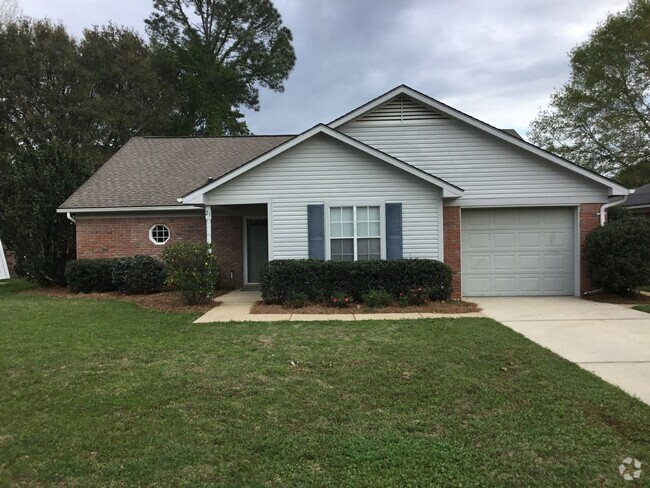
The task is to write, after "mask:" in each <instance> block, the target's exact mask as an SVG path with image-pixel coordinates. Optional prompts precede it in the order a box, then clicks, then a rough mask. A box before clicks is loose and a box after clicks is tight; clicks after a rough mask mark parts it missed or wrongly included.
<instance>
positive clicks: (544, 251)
mask: <svg viewBox="0 0 650 488" xmlns="http://www.w3.org/2000/svg"><path fill="white" fill-rule="evenodd" d="M574 216H575V210H574V209H572V208H537V209H481V210H463V211H462V222H461V229H462V235H461V244H462V284H463V294H464V295H467V296H472V295H475V296H490V295H503V296H508V295H509V296H517V295H572V294H573V290H574V259H575V258H574V228H573V226H574Z"/></svg>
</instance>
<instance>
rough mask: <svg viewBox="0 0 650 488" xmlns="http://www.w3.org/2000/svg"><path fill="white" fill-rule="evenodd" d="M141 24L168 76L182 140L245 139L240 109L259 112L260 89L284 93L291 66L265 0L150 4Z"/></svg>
mask: <svg viewBox="0 0 650 488" xmlns="http://www.w3.org/2000/svg"><path fill="white" fill-rule="evenodd" d="M195 19H197V20H198V21H195ZM145 22H146V24H147V32H148V33H149V35H150V36H151V39H152V42H153V45H154V47H156V48H157V50H158V51H159V52H160V53H162V54H163V56H164V57H165V59H166V62H167V64H168V69H170V70H171V71H172V72H173V73H174V77H175V79H176V89H177V92H178V94H179V98H180V100H181V105H180V107H179V110H178V117H177V119H178V120H177V123H178V124H179V130H181V132H183V133H184V134H192V133H196V134H210V135H222V134H246V133H248V127H247V126H246V122H245V121H243V120H240V119H241V118H242V117H243V115H242V113H241V112H240V110H239V107H246V108H250V109H254V110H258V109H259V88H258V86H262V87H265V88H270V89H271V90H275V91H279V92H281V91H283V90H284V86H283V82H284V80H286V79H287V77H288V76H289V73H290V72H291V70H292V69H293V67H294V64H295V61H296V56H295V52H294V49H293V47H292V45H291V41H292V35H291V31H290V30H289V29H288V28H286V27H284V26H283V25H282V19H281V17H280V14H279V12H278V11H277V10H276V9H275V7H274V6H273V3H272V2H271V0H247V1H230V0H155V1H154V12H153V13H152V14H151V15H150V16H149V18H148V19H147V20H146V21H145Z"/></svg>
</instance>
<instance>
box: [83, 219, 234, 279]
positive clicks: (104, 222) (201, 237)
mask: <svg viewBox="0 0 650 488" xmlns="http://www.w3.org/2000/svg"><path fill="white" fill-rule="evenodd" d="M155 224H164V225H166V226H167V227H169V230H170V234H171V235H170V239H169V241H168V242H167V244H172V243H174V242H180V241H205V218H204V217H203V215H200V216H183V217H155V216H148V217H127V218H81V217H79V218H77V259H86V258H114V257H123V256H133V255H135V254H146V255H149V256H160V255H161V254H162V251H163V249H164V248H165V246H166V245H167V244H165V245H156V244H154V243H153V242H151V240H150V239H149V229H150V228H151V227H152V226H153V225H155ZM212 241H213V243H214V250H215V253H216V254H217V256H219V258H220V268H221V285H222V287H229V286H230V271H231V270H232V271H233V274H234V286H235V287H241V286H242V284H243V264H242V259H243V256H242V219H241V217H217V216H215V217H213V219H212Z"/></svg>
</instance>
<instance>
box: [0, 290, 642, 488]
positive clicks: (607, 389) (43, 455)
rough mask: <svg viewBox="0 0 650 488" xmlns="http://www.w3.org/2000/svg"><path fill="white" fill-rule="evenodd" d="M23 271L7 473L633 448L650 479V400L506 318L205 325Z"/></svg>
mask: <svg viewBox="0 0 650 488" xmlns="http://www.w3.org/2000/svg"><path fill="white" fill-rule="evenodd" d="M23 287H24V285H23V284H21V283H10V284H3V285H0V370H1V371H0V374H1V375H2V378H3V380H2V382H0V396H1V399H2V403H1V407H0V486H6V485H21V486H22V485H26V486H37V485H38V486H40V485H45V486H51V485H57V486H73V485H74V486H133V485H159V486H179V485H181V486H192V487H194V486H215V485H217V486H333V487H334V486H336V487H338V486H460V485H462V486H589V487H593V486H619V485H620V486H633V484H627V485H626V484H625V482H624V481H623V480H622V478H621V476H620V475H619V473H618V466H619V464H620V463H621V460H623V459H624V458H625V457H627V456H632V457H633V458H636V459H639V460H641V461H642V462H643V463H644V473H643V475H642V478H641V480H640V481H641V483H643V482H647V481H648V479H650V476H648V475H649V474H650V473H648V474H646V472H645V471H646V470H645V466H647V463H650V442H649V441H648V439H650V407H648V406H647V405H645V404H643V403H641V402H639V401H637V400H635V399H633V398H631V397H629V396H628V395H626V394H625V393H623V392H622V391H620V390H618V389H617V388H615V387H614V386H611V385H609V384H607V383H604V382H603V381H601V380H600V379H598V378H596V377H595V376H592V375H591V374H589V373H587V372H585V371H583V370H581V369H580V368H579V367H578V366H575V365H573V364H571V363H569V362H567V361H564V360H563V359H560V358H559V357H557V356H555V355H554V354H552V353H550V352H549V351H547V350H545V349H542V348H540V347H538V346H536V345H535V344H533V343H531V342H529V341H528V340H526V339H525V338H524V337H522V336H520V335H518V334H516V333H514V332H513V331H511V330H510V329H507V328H506V327H504V326H502V325H500V324H498V323H496V322H494V321H492V320H489V319H477V318H463V319H438V320H412V321H386V322H309V323H300V322H291V323H289V322H285V323H245V324H214V325H211V324H208V325H193V324H192V323H191V322H192V320H193V319H194V318H195V317H196V315H190V314H180V313H164V312H157V311H153V310H148V309H144V308H139V307H138V306H137V305H134V304H131V303H124V302H107V301H93V300H72V299H60V298H51V297H43V296H34V295H24V294H23V295H21V294H17V293H16V292H17V291H19V289H21V288H23ZM638 485H639V483H636V484H634V486H638Z"/></svg>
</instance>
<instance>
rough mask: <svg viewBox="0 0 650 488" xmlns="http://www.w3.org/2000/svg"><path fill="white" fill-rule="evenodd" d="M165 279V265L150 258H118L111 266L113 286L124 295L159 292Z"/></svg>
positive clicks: (141, 256)
mask: <svg viewBox="0 0 650 488" xmlns="http://www.w3.org/2000/svg"><path fill="white" fill-rule="evenodd" d="M165 277H166V273H165V265H164V264H163V263H162V261H160V260H159V259H156V258H153V257H151V256H144V255H138V256H132V257H128V258H120V259H117V260H116V261H115V263H114V265H113V285H114V286H115V288H117V290H119V291H122V292H125V293H131V294H143V293H153V292H157V291H160V290H162V288H163V286H164V284H165Z"/></svg>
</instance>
